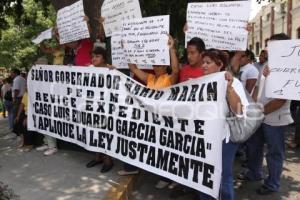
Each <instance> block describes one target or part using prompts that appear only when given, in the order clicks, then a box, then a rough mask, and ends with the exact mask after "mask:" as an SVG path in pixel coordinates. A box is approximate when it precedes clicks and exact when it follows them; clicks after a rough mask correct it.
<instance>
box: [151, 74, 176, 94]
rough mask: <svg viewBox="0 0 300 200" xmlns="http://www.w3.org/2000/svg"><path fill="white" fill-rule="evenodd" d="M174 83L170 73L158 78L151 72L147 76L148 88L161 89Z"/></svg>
mask: <svg viewBox="0 0 300 200" xmlns="http://www.w3.org/2000/svg"><path fill="white" fill-rule="evenodd" d="M171 85H172V82H171V77H170V75H168V74H163V75H161V76H159V77H158V78H157V79H156V78H155V76H154V75H153V74H149V75H148V77H147V88H150V89H155V90H159V89H162V88H166V87H169V86H171Z"/></svg>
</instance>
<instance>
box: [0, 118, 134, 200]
mask: <svg viewBox="0 0 300 200" xmlns="http://www.w3.org/2000/svg"><path fill="white" fill-rule="evenodd" d="M8 133H9V130H8V127H7V121H6V120H4V119H3V118H2V119H0V181H2V182H3V183H4V184H5V185H8V187H9V188H11V189H13V190H14V193H15V194H16V195H19V196H20V199H21V200H108V199H113V200H117V199H122V198H121V197H122V195H124V194H123V193H124V191H125V189H124V188H127V187H128V185H127V184H129V183H130V181H131V180H132V177H120V176H118V175H117V171H118V170H119V169H120V168H121V163H120V162H118V161H115V166H114V168H113V169H112V170H111V171H110V172H108V173H105V174H101V172H100V169H101V166H96V167H94V168H90V169H87V168H86V167H85V165H86V163H87V162H89V161H90V160H91V159H93V157H94V154H93V153H90V152H87V151H78V150H77V151H74V150H64V149H63V150H59V151H58V153H57V154H55V155H53V156H50V157H46V156H44V155H43V154H42V152H37V151H36V150H32V151H31V152H27V153H25V152H21V151H20V150H18V149H17V148H16V146H17V144H16V139H10V140H4V139H1V138H2V137H3V136H5V135H7V134H8ZM0 196H1V195H0ZM0 199H1V198H0Z"/></svg>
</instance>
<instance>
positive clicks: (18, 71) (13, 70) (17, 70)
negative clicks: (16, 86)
mask: <svg viewBox="0 0 300 200" xmlns="http://www.w3.org/2000/svg"><path fill="white" fill-rule="evenodd" d="M11 71H12V72H13V73H15V74H17V75H20V74H21V71H20V70H19V69H17V68H14V69H12V70H11Z"/></svg>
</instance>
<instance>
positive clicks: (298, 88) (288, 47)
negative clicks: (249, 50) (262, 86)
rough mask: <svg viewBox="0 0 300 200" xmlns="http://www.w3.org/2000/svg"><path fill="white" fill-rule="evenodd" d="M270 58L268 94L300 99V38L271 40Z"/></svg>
mask: <svg viewBox="0 0 300 200" xmlns="http://www.w3.org/2000/svg"><path fill="white" fill-rule="evenodd" d="M268 58H269V59H268V62H269V68H270V75H269V76H268V77H267V79H266V96H267V97H272V98H280V99H291V100H300V62H299V61H300V40H283V41H271V42H269V43H268Z"/></svg>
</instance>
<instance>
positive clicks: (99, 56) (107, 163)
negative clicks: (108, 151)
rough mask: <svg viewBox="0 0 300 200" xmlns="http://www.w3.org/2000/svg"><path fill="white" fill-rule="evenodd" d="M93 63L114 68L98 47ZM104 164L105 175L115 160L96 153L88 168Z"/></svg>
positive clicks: (96, 65)
mask: <svg viewBox="0 0 300 200" xmlns="http://www.w3.org/2000/svg"><path fill="white" fill-rule="evenodd" d="M92 63H93V65H92V66H94V67H108V68H112V67H111V66H109V65H107V64H106V50H105V49H104V48H102V47H96V48H95V49H94V50H93V54H92ZM101 163H104V165H103V167H102V169H101V172H102V173H105V172H108V171H109V170H111V169H112V167H113V165H114V164H113V160H112V158H111V157H110V156H107V155H105V154H103V153H96V157H95V159H93V160H92V161H90V162H89V163H87V165H86V167H87V168H90V167H94V166H96V165H98V164H101Z"/></svg>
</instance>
